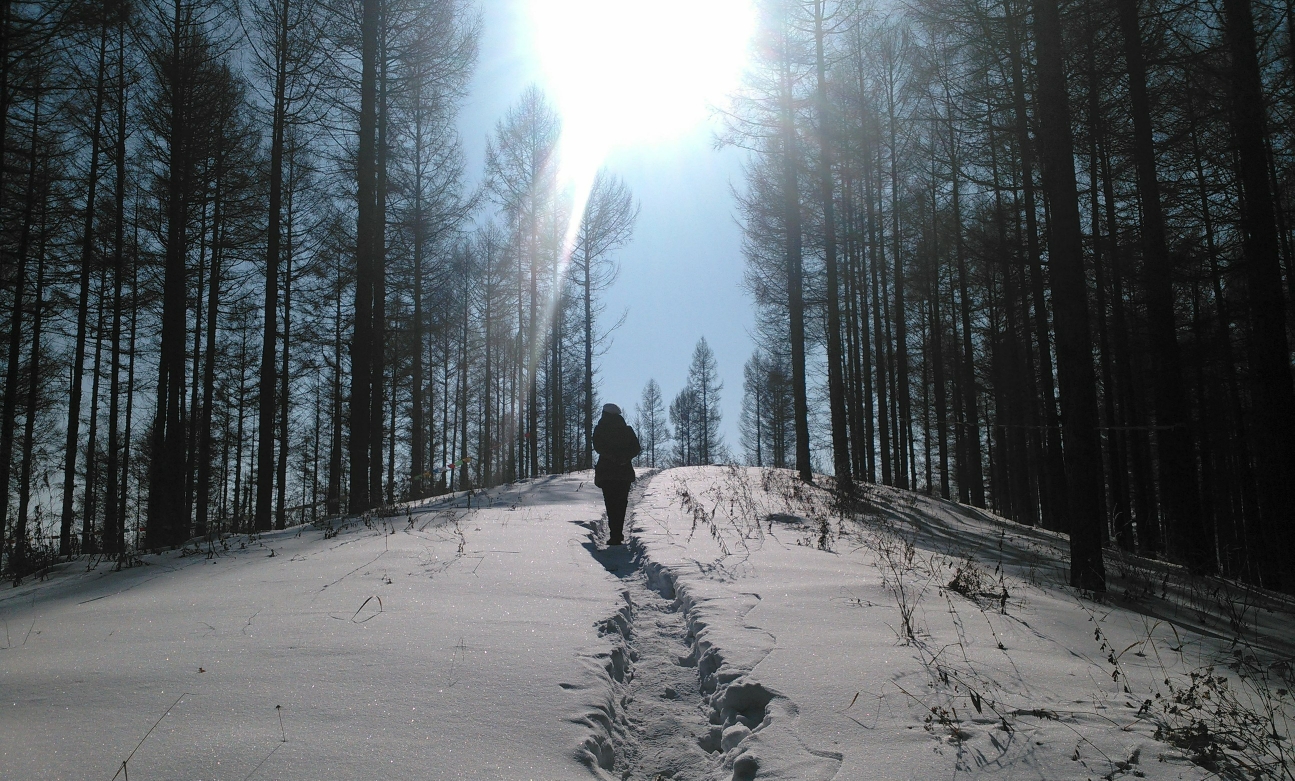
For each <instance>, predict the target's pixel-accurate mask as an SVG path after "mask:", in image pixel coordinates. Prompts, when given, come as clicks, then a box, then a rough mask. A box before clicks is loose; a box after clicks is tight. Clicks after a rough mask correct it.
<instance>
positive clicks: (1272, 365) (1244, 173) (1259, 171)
mask: <svg viewBox="0 0 1295 781" xmlns="http://www.w3.org/2000/svg"><path fill="white" fill-rule="evenodd" d="M1223 21H1224V25H1223V27H1224V38H1225V40H1226V42H1227V46H1228V52H1229V54H1230V55H1231V60H1232V62H1231V69H1230V75H1231V81H1232V98H1233V111H1232V120H1233V126H1232V132H1233V134H1234V138H1235V143H1236V148H1237V156H1238V169H1239V171H1238V173H1239V178H1240V185H1241V195H1242V210H1241V223H1242V228H1243V242H1242V247H1243V251H1244V253H1245V260H1246V262H1245V264H1244V265H1245V272H1246V287H1247V296H1248V299H1249V312H1250V329H1249V333H1248V334H1247V344H1248V347H1249V354H1250V370H1251V372H1252V376H1253V380H1252V381H1251V388H1252V389H1253V390H1252V393H1253V410H1252V414H1253V416H1254V421H1255V424H1254V426H1253V427H1252V430H1251V431H1252V434H1253V436H1254V440H1255V452H1256V453H1260V454H1262V458H1263V461H1264V468H1263V469H1261V470H1258V471H1259V490H1260V496H1261V502H1262V504H1261V528H1262V531H1263V541H1262V543H1260V544H1261V546H1262V548H1261V549H1262V551H1263V553H1262V554H1261V556H1260V568H1261V573H1262V579H1263V584H1264V585H1265V586H1267V587H1269V588H1275V589H1281V590H1284V591H1288V592H1295V555H1293V554H1295V550H1292V548H1293V547H1295V545H1293V544H1292V541H1293V540H1295V535H1292V533H1291V529H1290V517H1291V507H1292V501H1291V496H1290V486H1291V485H1295V386H1293V385H1292V381H1291V362H1290V355H1291V353H1290V342H1289V340H1288V338H1287V333H1286V302H1285V300H1284V296H1283V295H1282V286H1281V266H1280V263H1279V261H1278V255H1279V253H1278V236H1277V225H1276V221H1275V218H1274V213H1273V193H1272V190H1271V187H1270V183H1269V180H1268V166H1267V154H1266V148H1265V142H1264V139H1265V134H1266V130H1265V128H1266V126H1267V116H1266V114H1265V108H1264V107H1265V105H1266V103H1265V100H1264V92H1263V79H1262V76H1261V74H1260V70H1259V60H1258V56H1257V53H1256V49H1255V28H1254V17H1253V12H1252V11H1251V8H1250V3H1249V2H1248V0H1224V2H1223Z"/></svg>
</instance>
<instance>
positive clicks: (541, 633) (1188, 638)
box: [0, 467, 1295, 781]
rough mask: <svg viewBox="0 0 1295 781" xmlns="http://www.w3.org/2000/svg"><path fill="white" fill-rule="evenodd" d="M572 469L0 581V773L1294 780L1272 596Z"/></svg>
mask: <svg viewBox="0 0 1295 781" xmlns="http://www.w3.org/2000/svg"><path fill="white" fill-rule="evenodd" d="M591 478H592V474H591V473H589V472H584V473H577V474H573V475H566V476H555V477H550V478H543V479H539V480H534V481H530V482H524V483H519V484H515V485H510V486H504V487H501V488H498V489H494V490H491V491H488V492H484V493H478V494H476V495H475V496H471V497H468V496H464V495H462V494H459V495H455V496H451V497H446V498H442V499H439V500H437V501H435V502H428V503H425V504H422V505H418V506H411V507H407V508H401V509H400V512H399V514H398V515H394V516H390V517H385V518H370V519H359V520H357V519H351V520H349V521H345V522H341V523H337V522H334V523H333V524H330V525H327V526H322V527H313V526H307V527H301V528H298V529H290V530H287V531H282V532H274V533H270V534H264V535H260V536H259V537H256V538H253V539H248V538H246V537H230V538H228V539H226V540H224V541H223V542H217V543H215V544H214V545H211V544H207V543H204V544H203V545H202V546H197V547H194V546H190V547H189V548H188V549H187V550H184V551H172V552H168V553H163V554H154V555H148V556H144V557H143V559H142V562H143V563H142V564H137V565H136V566H133V567H130V568H127V569H123V570H120V571H113V567H112V566H111V565H110V564H109V563H103V562H100V563H97V565H95V563H94V562H87V560H86V559H84V558H82V559H80V560H77V561H73V562H70V563H67V564H62V565H59V566H58V567H56V568H55V569H53V570H51V571H50V572H48V573H46V575H45V577H44V578H43V579H40V580H29V581H28V582H27V583H26V584H24V585H22V586H21V587H19V588H15V589H6V590H5V592H4V593H2V594H0V631H2V632H3V636H0V778H4V779H8V778H15V779H19V778H21V779H45V778H51V779H53V778H65V779H86V778H100V779H105V781H106V780H107V779H110V778H113V774H114V773H117V774H118V776H117V777H118V778H125V777H126V775H127V772H128V774H129V777H130V778H134V779H253V778H257V779H338V780H339V781H340V780H344V779H345V780H350V779H405V778H408V779H415V778H417V779H460V778H463V779H505V780H507V779H544V780H545V781H548V780H549V779H554V780H557V779H579V778H602V779H646V780H647V781H659V780H660V779H674V780H676V781H684V780H687V779H697V780H698V781H720V780H722V781H729V779H735V780H737V781H741V779H805V780H806V781H815V780H817V779H823V780H824V781H825V780H826V779H837V780H838V781H845V780H846V779H851V780H853V779H889V778H895V779H928V778H930V779H934V778H956V777H958V776H960V775H974V776H982V777H998V778H1005V779H1072V778H1073V779H1098V778H1106V779H1117V778H1125V777H1146V778H1166V779H1169V778H1173V779H1177V778H1184V779H1204V778H1211V777H1224V778H1246V779H1250V778H1278V779H1282V778H1284V779H1290V778H1292V772H1295V766H1293V765H1292V764H1291V748H1290V743H1289V733H1290V729H1289V727H1290V719H1291V716H1292V710H1293V707H1292V700H1291V695H1290V690H1291V688H1292V685H1291V684H1292V681H1291V677H1292V671H1291V667H1290V666H1289V664H1288V662H1289V660H1290V659H1291V656H1292V653H1295V621H1293V620H1292V615H1293V614H1295V610H1293V609H1292V605H1291V604H1290V603H1289V602H1288V601H1285V600H1282V599H1280V598H1278V597H1275V596H1273V595H1271V594H1267V593H1262V592H1256V591H1252V590H1246V589H1244V588H1242V587H1239V586H1237V585H1235V584H1229V583H1225V582H1223V581H1215V580H1208V579H1193V578H1189V577H1187V576H1186V575H1185V574H1184V573H1183V572H1182V571H1180V570H1178V569H1177V568H1175V567H1173V566H1172V565H1168V564H1164V563H1161V562H1154V561H1149V560H1144V559H1138V558H1136V557H1131V556H1123V557H1119V556H1116V557H1114V558H1108V570H1109V574H1110V576H1111V592H1110V593H1109V594H1107V595H1106V596H1104V597H1103V598H1102V599H1100V600H1098V599H1094V598H1093V595H1091V594H1083V593H1079V592H1077V591H1075V590H1073V589H1071V588H1069V587H1068V586H1067V585H1066V566H1067V565H1066V562H1065V560H1064V557H1065V549H1066V545H1065V540H1064V538H1062V537H1060V536H1059V535H1055V534H1052V533H1049V532H1046V531H1041V530H1035V529H1027V528H1023V527H1020V526H1017V525H1015V524H1011V523H1009V522H1006V521H1003V520H1002V519H999V518H997V517H995V516H992V515H990V514H988V513H985V512H983V511H979V510H974V509H971V508H967V507H963V506H960V505H957V504H954V503H950V502H943V501H940V500H935V499H931V498H928V497H923V496H918V495H915V494H911V493H907V492H903V491H898V490H894V489H886V488H876V487H871V486H868V487H864V488H862V489H861V493H862V499H861V500H860V501H859V502H858V503H857V504H856V505H855V506H853V507H851V508H848V509H842V508H840V507H838V506H836V505H835V504H834V503H833V501H832V499H831V496H830V495H829V494H828V493H827V492H826V491H824V490H823V489H821V488H815V487H807V486H803V485H801V484H800V483H798V482H797V481H796V480H795V479H794V477H793V475H792V474H791V473H789V472H786V471H782V470H767V469H755V468H738V467H693V468H682V469H673V470H668V471H665V472H661V473H659V474H656V475H647V474H644V475H641V479H640V481H639V483H638V485H637V487H636V489H635V492H634V494H633V495H632V497H631V513H632V515H631V520H630V522H629V524H627V527H628V528H629V529H630V539H629V544H628V545H626V546H622V547H615V548H608V547H607V546H606V545H605V540H606V520H605V516H604V514H603V510H602V501H601V498H602V497H601V494H600V492H599V491H598V490H597V489H596V488H594V487H593V485H592V482H591ZM827 480H828V479H827V478H823V481H825V482H826V481H827ZM123 762H125V763H126V764H125V768H124V771H125V772H123Z"/></svg>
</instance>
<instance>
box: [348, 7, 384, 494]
mask: <svg viewBox="0 0 1295 781" xmlns="http://www.w3.org/2000/svg"><path fill="white" fill-rule="evenodd" d="M380 2H381V0H362V4H361V9H362V10H361V25H360V26H361V55H360V59H361V71H360V128H359V144H358V159H357V162H356V172H357V175H358V176H357V193H356V198H357V201H358V207H359V208H358V215H357V219H356V253H355V265H356V269H355V313H354V316H355V327H354V335H353V337H352V339H351V401H350V404H351V415H350V420H351V438H350V451H351V492H350V499H349V501H348V507H349V509H350V511H351V512H353V513H360V512H364V511H365V510H368V509H369V508H370V507H372V506H373V504H372V501H371V499H370V495H369V441H370V438H371V436H372V432H371V420H370V417H371V412H370V409H371V400H370V392H371V385H372V382H373V373H372V367H371V364H370V358H371V351H372V344H373V269H374V267H375V266H376V265H377V263H378V262H379V257H380V255H379V251H378V246H377V242H378V240H379V233H378V226H377V220H378V219H380V215H379V213H378V211H377V209H378V203H377V170H376V165H377V157H376V152H377V150H376V146H377V77H378V19H379V14H378V7H379V4H380ZM378 425H381V423H380V422H379V424H378Z"/></svg>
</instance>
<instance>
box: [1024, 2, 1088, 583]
mask: <svg viewBox="0 0 1295 781" xmlns="http://www.w3.org/2000/svg"><path fill="white" fill-rule="evenodd" d="M1034 29H1035V37H1036V40H1037V42H1038V46H1037V48H1036V52H1037V56H1038V80H1039V88H1038V103H1039V146H1040V150H1041V161H1042V163H1043V186H1044V189H1045V191H1046V192H1047V195H1048V201H1049V203H1050V205H1051V213H1050V219H1049V222H1050V224H1049V226H1048V227H1049V230H1048V264H1049V266H1050V267H1051V270H1052V306H1053V313H1054V317H1055V324H1056V332H1057V377H1058V380H1059V383H1060V386H1061V409H1062V415H1061V425H1062V427H1063V429H1064V434H1065V440H1066V449H1065V461H1066V476H1067V484H1068V488H1069V491H1068V492H1067V496H1068V498H1069V508H1070V518H1069V521H1070V523H1069V530H1070V583H1071V585H1072V586H1074V587H1075V588H1082V589H1088V590H1090V591H1099V592H1100V591H1105V590H1106V568H1105V564H1104V562H1103V561H1102V524H1103V519H1102V518H1103V513H1102V499H1101V497H1102V488H1103V486H1102V460H1101V451H1100V447H1099V444H1098V438H1097V420H1098V417H1097V377H1096V373H1095V372H1094V370H1093V361H1092V338H1091V336H1090V334H1089V329H1088V291H1087V282H1086V281H1085V278H1084V259H1083V235H1082V232H1081V231H1080V226H1079V198H1078V190H1077V183H1076V180H1075V166H1074V141H1073V139H1072V137H1071V133H1070V105H1069V100H1068V98H1067V95H1066V75H1065V70H1064V64H1063V62H1062V51H1063V49H1062V46H1063V41H1062V34H1061V15H1060V13H1059V12H1058V10H1057V3H1056V0H1034Z"/></svg>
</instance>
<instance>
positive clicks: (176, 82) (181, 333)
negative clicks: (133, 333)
mask: <svg viewBox="0 0 1295 781" xmlns="http://www.w3.org/2000/svg"><path fill="white" fill-rule="evenodd" d="M183 12H184V6H183V3H182V1H181V0H175V17H174V20H173V24H174V27H173V28H172V29H171V30H170V31H169V33H168V34H169V35H170V36H171V51H170V52H169V56H170V58H171V65H172V68H173V73H172V76H171V83H170V85H169V87H170V91H169V94H168V101H169V105H168V106H167V108H168V109H169V111H170V117H169V118H168V119H169V122H168V128H167V129H168V131H169V132H168V137H167V143H168V152H169V155H168V163H169V166H168V171H167V176H166V185H165V186H166V246H165V253H164V260H163V281H162V338H161V356H160V360H159V361H158V381H157V411H156V417H155V420H154V423H153V444H152V457H151V458H150V460H149V490H148V528H147V530H146V535H145V545H146V546H148V547H160V546H163V545H170V544H173V543H175V542H178V541H180V540H182V539H183V538H184V536H186V533H187V532H188V529H187V528H185V526H184V480H185V477H184V468H185V442H186V437H185V419H184V382H185V354H184V352H185V351H184V341H185V331H186V327H185V319H186V309H187V307H186V304H185V297H186V293H187V288H188V286H187V284H186V283H185V276H186V268H185V260H186V258H187V256H188V244H187V242H188V237H187V235H186V234H187V230H186V228H187V217H188V201H189V187H190V182H189V170H188V169H189V166H190V163H191V160H190V158H191V157H192V152H191V150H190V149H189V142H188V132H189V129H190V128H189V109H190V107H189V105H188V101H189V100H190V99H191V95H190V92H191V87H192V85H191V83H190V80H191V78H192V74H191V73H189V70H190V68H189V63H187V62H185V61H184V59H185V58H187V57H188V56H189V52H188V51H187V49H186V46H187V44H186V40H187V24H188V23H187V21H185V19H184V17H183Z"/></svg>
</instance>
